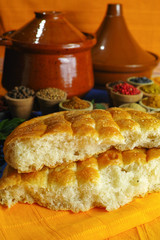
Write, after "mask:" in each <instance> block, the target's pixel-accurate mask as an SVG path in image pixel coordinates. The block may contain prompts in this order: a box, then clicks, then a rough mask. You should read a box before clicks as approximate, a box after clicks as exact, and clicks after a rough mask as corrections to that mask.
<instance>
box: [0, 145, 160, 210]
mask: <svg viewBox="0 0 160 240" xmlns="http://www.w3.org/2000/svg"><path fill="white" fill-rule="evenodd" d="M154 191H156V192H158V191H160V149H149V150H146V149H134V150H127V151H123V152H121V151H118V150H115V149H110V150H108V151H106V152H105V153H101V154H100V155H98V156H97V157H91V158H88V159H86V160H85V161H77V162H74V163H70V164H68V165H67V164H62V165H61V166H57V167H56V168H53V169H50V168H48V167H44V168H43V169H42V170H41V171H39V172H33V173H18V172H17V170H15V169H13V168H11V167H9V166H7V167H6V169H5V171H4V174H3V177H2V178H1V179H0V204H3V205H6V206H8V207H11V206H13V205H14V204H16V203H17V202H22V203H29V204H32V203H37V204H39V205H41V206H44V207H47V208H50V209H54V210H71V211H73V212H79V211H87V210H89V209H91V208H93V207H104V208H106V210H108V211H111V210H114V209H117V208H119V207H120V206H123V205H125V204H127V203H129V202H131V201H132V200H133V199H134V198H135V197H139V196H142V197H143V196H145V195H146V194H147V193H150V192H154Z"/></svg>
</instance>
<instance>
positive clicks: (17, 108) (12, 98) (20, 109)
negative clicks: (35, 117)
mask: <svg viewBox="0 0 160 240" xmlns="http://www.w3.org/2000/svg"><path fill="white" fill-rule="evenodd" d="M34 95H35V92H34V90H32V89H30V88H27V87H25V86H18V87H14V88H13V89H12V90H11V91H9V92H8V93H7V94H6V95H5V100H6V102H7V105H8V108H9V112H10V113H11V116H12V117H17V118H23V119H28V118H30V115H31V112H32V109H33V104H34Z"/></svg>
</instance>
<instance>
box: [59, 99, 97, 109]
mask: <svg viewBox="0 0 160 240" xmlns="http://www.w3.org/2000/svg"><path fill="white" fill-rule="evenodd" d="M68 101H69V99H68V100H66V101H63V102H60V103H59V110H60V111H73V110H74V111H82V110H86V111H87V110H92V109H93V104H92V103H91V102H90V101H87V100H84V101H85V102H87V103H89V107H87V108H83V109H71V108H67V107H64V106H63V103H64V102H68Z"/></svg>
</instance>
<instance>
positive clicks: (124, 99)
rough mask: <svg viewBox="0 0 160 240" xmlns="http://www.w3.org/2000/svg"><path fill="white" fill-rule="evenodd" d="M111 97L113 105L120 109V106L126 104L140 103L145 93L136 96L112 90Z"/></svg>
mask: <svg viewBox="0 0 160 240" xmlns="http://www.w3.org/2000/svg"><path fill="white" fill-rule="evenodd" d="M110 95H111V99H112V102H113V105H114V106H115V107H119V106H120V105H122V104H125V103H136V102H139V101H140V100H141V99H142V97H143V93H142V92H141V91H140V93H139V94H136V95H125V94H120V93H118V92H115V91H113V90H111V91H110Z"/></svg>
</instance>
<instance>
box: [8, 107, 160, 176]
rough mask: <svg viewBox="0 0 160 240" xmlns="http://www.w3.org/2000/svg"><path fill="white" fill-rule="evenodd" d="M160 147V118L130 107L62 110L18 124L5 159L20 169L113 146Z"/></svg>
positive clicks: (51, 164)
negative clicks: (106, 109)
mask: <svg viewBox="0 0 160 240" xmlns="http://www.w3.org/2000/svg"><path fill="white" fill-rule="evenodd" d="M113 146H114V147H115V148H116V149H119V150H127V149H133V148H134V147H146V148H152V147H159V146H160V119H158V118H156V117H154V116H152V115H151V114H148V113H143V112H140V111H135V110H131V109H127V110H125V109H120V108H111V109H109V110H108V111H105V110H93V111H70V112H59V113H53V114H50V115H46V116H42V117H38V118H34V119H32V120H29V121H27V122H24V123H22V124H21V125H20V126H18V127H17V128H16V129H15V130H14V131H13V132H12V133H11V135H10V136H9V137H8V138H7V140H6V142H5V144H4V156H5V160H6V162H7V163H8V164H9V165H11V166H12V167H13V168H15V169H17V170H18V172H33V171H38V170H40V169H42V167H43V166H47V167H49V168H53V167H55V166H56V165H60V164H62V163H64V162H67V163H69V162H73V161H77V160H83V159H85V158H87V157H91V156H93V155H94V154H98V153H101V152H104V151H106V150H107V149H109V148H111V147H113Z"/></svg>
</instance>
